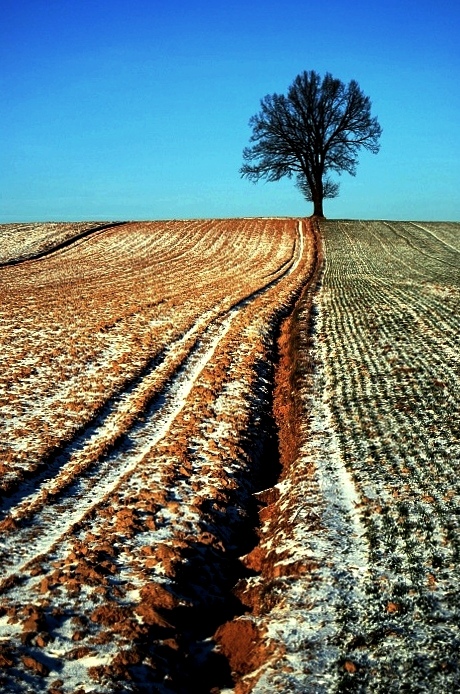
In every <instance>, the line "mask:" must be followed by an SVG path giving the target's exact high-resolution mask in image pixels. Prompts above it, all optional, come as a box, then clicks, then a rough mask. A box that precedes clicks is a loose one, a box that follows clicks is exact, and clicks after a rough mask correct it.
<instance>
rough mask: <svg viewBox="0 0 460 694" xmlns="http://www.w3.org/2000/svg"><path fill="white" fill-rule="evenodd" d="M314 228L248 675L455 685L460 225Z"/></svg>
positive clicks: (283, 682)
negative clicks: (316, 237)
mask: <svg viewBox="0 0 460 694" xmlns="http://www.w3.org/2000/svg"><path fill="white" fill-rule="evenodd" d="M322 228H323V233H324V249H325V267H324V271H323V275H322V278H321V282H320V286H319V288H318V291H317V292H316V294H315V296H314V297H313V310H312V311H311V310H310V309H309V297H308V296H307V297H306V298H305V299H304V300H303V303H301V309H300V312H299V323H300V328H301V329H300V347H301V348H300V355H301V356H302V355H303V357H304V363H302V360H301V359H300V360H299V361H300V364H299V365H298V366H297V369H298V372H299V382H300V392H301V396H302V401H303V425H302V427H301V439H302V446H301V449H300V451H299V453H298V455H297V457H296V459H295V460H294V461H293V462H291V464H290V465H289V466H288V467H287V468H286V469H285V470H284V471H283V474H282V477H281V480H280V482H279V483H278V484H277V485H275V487H274V488H273V489H272V490H268V491H267V492H265V494H264V495H263V496H264V498H265V499H266V500H268V503H269V505H268V507H267V508H266V509H264V510H263V512H262V514H261V519H262V527H261V543H260V546H259V547H258V548H257V556H256V557H255V558H254V556H252V563H253V564H254V563H258V564H259V566H258V568H259V569H260V573H259V575H258V576H256V577H254V578H250V579H249V580H248V579H246V580H243V581H241V582H240V584H239V588H238V592H239V594H241V595H242V596H243V600H244V599H246V601H247V603H248V604H249V605H250V606H251V608H252V613H253V616H252V617H251V619H252V621H253V623H254V624H255V626H256V628H257V629H258V631H259V633H263V641H264V643H265V648H266V650H269V651H271V653H270V655H269V657H268V658H265V659H261V662H260V663H259V669H258V670H256V671H255V672H249V673H248V672H246V673H243V674H244V677H243V679H242V681H241V683H240V688H239V690H238V691H241V692H245V691H254V692H258V693H259V694H262V693H265V692H267V693H268V692H274V691H279V692H372V693H373V694H374V693H375V692H379V693H381V694H383V693H387V692H401V691H405V692H426V693H427V694H431V693H432V692H454V691H460V663H459V653H460V626H459V625H460V614H459V609H460V588H459V586H460V580H459V579H460V575H459V549H460V533H459V526H458V518H459V515H460V485H459V476H458V467H459V463H460V443H459V437H458V433H459V430H458V429H459V427H458V425H459V401H460V386H459V353H458V334H459V327H460V310H459V309H460V307H459V279H460V272H459V269H460V263H459V255H460V254H459V245H460V244H459V241H460V236H459V234H460V225H459V224H441V223H409V222H407V223H406V222H404V223H402V222H398V223H394V222H391V223H390V222H355V221H343V222H325V223H324V224H323V225H322ZM302 345H303V349H302ZM309 360H313V362H314V368H313V372H312V373H310V371H311V368H309V364H310V367H311V363H310V362H309ZM253 555H254V553H253ZM250 557H251V555H250ZM267 586H270V591H271V592H270V597H269V598H268V597H267V592H268V591H267ZM248 618H249V617H248V616H245V617H240V618H239V621H242V620H247V619H248ZM237 621H238V620H237ZM224 645H225V644H224Z"/></svg>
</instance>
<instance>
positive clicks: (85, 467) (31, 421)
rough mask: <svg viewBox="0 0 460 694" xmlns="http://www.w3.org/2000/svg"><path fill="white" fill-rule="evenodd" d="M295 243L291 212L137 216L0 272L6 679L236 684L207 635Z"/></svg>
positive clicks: (257, 441)
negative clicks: (158, 219)
mask: <svg viewBox="0 0 460 694" xmlns="http://www.w3.org/2000/svg"><path fill="white" fill-rule="evenodd" d="M309 244H310V240H309V237H308V235H306V231H305V229H304V227H303V224H302V223H300V222H297V221H296V220H226V221H208V222H188V223H187V222H181V223H179V222H177V223H174V222H167V223H150V224H149V223H146V224H140V223H139V224H128V225H124V226H121V227H116V228H115V227H114V228H113V229H107V230H105V231H104V232H103V233H99V232H98V233H97V235H96V236H95V237H92V236H88V237H87V238H86V239H85V240H84V242H83V243H81V242H78V244H77V247H75V248H74V247H73V246H72V245H70V246H69V247H66V248H65V249H64V250H62V252H61V251H58V252H55V253H52V254H50V255H49V256H46V257H42V258H40V260H38V261H31V262H27V263H21V264H19V265H15V266H10V267H7V268H4V270H3V274H2V276H1V278H0V279H1V280H2V281H3V283H4V287H5V288H6V287H8V288H9V289H10V292H9V294H8V301H9V303H7V304H6V306H5V307H4V315H3V328H4V333H3V335H4V352H5V353H6V356H7V362H6V364H7V365H8V364H9V366H10V370H6V369H5V371H4V372H3V380H2V381H0V382H1V383H2V384H3V387H4V394H3V398H4V399H3V403H2V405H3V408H4V412H5V414H6V416H5V419H4V422H3V426H4V431H5V432H6V436H5V437H4V439H3V441H4V444H5V452H4V458H3V461H4V467H3V469H2V473H3V476H2V480H1V481H2V483H3V490H4V494H3V499H2V517H3V522H2V534H3V537H2V542H1V548H0V552H1V569H0V571H1V576H0V578H1V579H2V584H1V591H2V596H1V605H0V684H1V686H3V688H4V689H6V690H8V691H13V692H14V691H20V692H41V691H43V692H45V691H53V692H72V693H74V692H75V691H78V690H81V691H85V692H90V691H93V692H96V691H97V692H113V691H117V690H120V691H139V690H142V689H143V688H144V689H145V690H146V691H164V692H175V691H188V690H189V686H190V681H191V679H190V678H193V679H194V680H196V684H195V685H194V687H195V691H203V692H204V691H207V690H209V688H210V687H211V686H214V685H216V683H217V684H218V683H219V682H221V681H223V682H224V683H225V682H231V676H230V672H229V669H228V665H227V666H226V668H225V667H224V668H222V666H219V667H218V668H217V669H215V668H214V667H213V660H214V659H216V658H217V660H218V662H220V661H219V659H218V656H217V655H216V654H215V653H213V652H212V648H211V646H210V644H209V642H208V639H209V638H210V636H212V633H213V631H214V629H215V628H216V626H218V624H219V623H220V622H221V621H224V620H225V618H226V616H227V615H231V614H233V613H234V610H235V606H234V605H231V603H232V599H231V594H230V589H231V587H232V584H233V583H234V582H235V580H236V578H234V577H235V575H236V573H238V571H239V570H240V569H239V568H238V567H239V562H238V552H240V545H241V543H242V540H241V535H242V528H248V531H247V536H248V538H249V539H251V538H252V536H253V533H252V530H251V523H250V522H249V520H248V513H249V511H248V508H249V507H250V506H251V505H252V506H253V507H254V503H253V502H252V501H251V493H252V491H253V490H254V489H256V488H257V477H258V475H261V476H262V477H263V476H264V475H263V474H262V473H261V472H260V471H259V472H257V471H256V469H255V468H256V467H257V466H258V462H257V460H258V458H260V456H261V452H262V449H263V447H264V438H265V437H266V433H265V429H266V427H265V423H264V422H265V419H266V417H267V412H268V400H269V384H270V379H271V369H272V366H271V358H270V352H271V350H272V348H273V340H274V334H275V330H276V326H277V323H278V316H279V315H280V314H281V313H283V312H286V311H287V310H288V308H289V305H290V304H291V303H292V300H293V298H294V295H295V294H296V292H297V293H298V291H299V289H300V286H301V284H302V282H303V281H304V279H305V277H306V275H307V274H308V272H309V268H310V266H311V262H312V256H311V251H310V246H309ZM18 308H19V309H20V314H19V313H18ZM19 315H21V316H22V318H23V320H18V316H19ZM14 331H19V332H18V333H17V334H16V336H17V338H18V339H16V340H15V341H14V342H11V341H10V335H11V332H13V334H14ZM47 363H48V364H49V365H50V370H49V371H47V372H46V374H44V373H43V368H44V366H46V364H47ZM116 367H117V368H116ZM29 368H30V371H28V372H27V373H23V371H22V370H21V369H29ZM14 369H16V370H14ZM37 418H40V421H38V422H37ZM42 422H43V423H44V424H46V427H47V437H48V438H47V439H46V441H45V443H46V445H44V443H43V438H42V437H43V431H42V428H43V427H42V425H41V423H42ZM246 542H247V538H245V539H244V541H243V544H245V543H246Z"/></svg>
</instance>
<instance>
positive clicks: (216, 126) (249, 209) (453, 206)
mask: <svg viewBox="0 0 460 694" xmlns="http://www.w3.org/2000/svg"><path fill="white" fill-rule="evenodd" d="M459 35H460V3H458V2H454V0H436V2H434V1H433V0H429V1H428V0H387V1H386V2H383V0H380V1H379V2H375V1H374V0H366V1H364V0H363V1H361V0H358V1H354V0H348V1H345V0H323V2H320V3H319V2H317V0H316V1H315V2H310V0H303V1H301V0H295V1H294V0H276V1H275V0H265V1H264V2H260V1H259V0H253V1H252V2H248V1H247V0H235V1H233V2H232V0H227V1H226V2H222V3H220V2H219V0H214V2H212V3H211V2H210V1H209V0H203V1H201V0H188V1H187V0H168V1H167V2H166V0H162V2H159V1H158V0H110V1H108V0H95V1H93V0H78V1H77V0H46V1H45V0H21V2H17V0H0V84H1V87H2V97H3V98H2V108H1V109H0V137H1V143H0V144H1V147H0V222H14V221H17V222H19V221H30V220H36V221H40V220H42V221H45V220H82V219H87V220H89V219H94V220H97V219H123V220H125V219H126V220H127V219H176V218H177V219H183V218H202V217H243V216H306V215H309V214H311V213H312V205H311V203H307V202H306V201H305V200H304V199H303V198H302V195H301V193H300V192H299V191H298V190H297V188H296V187H295V185H294V182H293V180H284V181H280V182H277V183H264V182H259V183H257V184H253V183H251V182H249V181H247V180H245V179H241V178H240V174H239V168H240V166H241V164H242V156H241V155H242V150H243V148H244V147H245V146H246V145H248V144H249V137H250V135H251V130H250V128H249V126H248V121H249V118H250V117H251V116H252V115H253V114H255V113H256V112H257V111H258V110H259V103H260V99H261V98H262V97H264V96H265V95H266V94H272V93H275V92H277V93H286V91H287V89H288V87H289V85H290V84H291V83H292V81H293V80H294V78H295V77H296V75H297V74H299V73H300V72H302V71H303V70H316V71H317V72H319V73H320V74H324V73H325V72H331V73H332V74H333V76H334V77H337V78H339V79H341V80H342V81H344V82H349V81H350V80H351V79H356V80H357V82H358V83H359V85H360V87H361V88H362V90H363V91H364V93H365V94H366V95H367V96H369V97H370V99H371V101H372V115H376V116H377V117H378V120H379V122H380V125H381V126H382V128H383V134H382V137H381V150H380V153H379V154H377V155H372V154H370V153H368V152H365V151H363V152H362V153H361V155H360V157H359V161H360V163H359V165H358V170H357V175H356V177H351V176H349V175H348V174H344V175H343V176H341V177H340V178H339V179H338V180H339V181H340V183H341V192H340V196H339V197H338V198H336V199H335V200H326V201H325V214H326V216H327V217H330V218H342V217H347V218H354V219H358V218H361V219H401V220H403V219H413V220H453V221H458V220H460V130H459V125H460V88H459V75H460V49H459V45H460V42H459V40H458V37H459Z"/></svg>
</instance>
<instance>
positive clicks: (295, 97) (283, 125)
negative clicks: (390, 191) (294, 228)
mask: <svg viewBox="0 0 460 694" xmlns="http://www.w3.org/2000/svg"><path fill="white" fill-rule="evenodd" d="M260 105H261V111H260V113H258V114H256V115H255V116H252V118H251V119H250V121H249V125H250V126H251V127H252V130H253V132H252V136H251V138H250V142H252V143H253V144H252V146H250V147H245V149H244V151H243V160H244V162H245V163H244V164H243V166H242V167H241V169H240V173H241V175H242V177H245V178H248V179H249V180H251V181H254V182H256V181H258V180H259V179H261V178H265V179H266V180H267V181H279V180H280V179H281V178H283V176H287V177H288V178H291V177H292V176H293V175H295V176H296V178H297V187H298V188H299V189H300V191H301V192H302V193H303V195H304V196H305V198H306V199H307V200H308V201H309V202H313V214H314V215H316V216H318V217H324V213H323V199H324V198H335V197H336V196H337V195H338V193H339V184H338V183H335V182H334V181H332V180H331V179H330V178H329V176H328V172H334V173H337V174H339V175H340V174H341V173H342V171H347V172H348V173H349V174H351V175H352V176H355V175H356V166H357V164H358V152H359V150H360V149H361V148H362V147H363V148H364V149H367V150H369V151H370V152H372V153H373V154H377V152H378V151H379V149H380V145H379V137H380V135H381V133H382V128H381V127H380V125H379V123H378V121H377V118H375V117H371V101H370V99H369V97H367V96H365V95H364V94H363V92H362V91H361V89H360V88H359V85H358V83H357V82H356V81H355V80H351V82H350V83H349V84H348V85H345V84H344V83H343V82H341V81H340V80H338V79H335V78H334V77H332V75H331V74H330V73H328V72H327V73H326V74H325V76H324V77H323V79H322V80H321V77H320V75H319V74H318V73H317V72H315V71H314V70H311V71H310V72H302V73H301V74H300V75H298V76H297V77H296V78H295V80H294V82H293V83H292V84H291V86H290V87H289V89H288V93H287V96H284V95H283V94H272V95H270V94H268V95H267V96H265V97H264V98H263V99H262V100H261V102H260Z"/></svg>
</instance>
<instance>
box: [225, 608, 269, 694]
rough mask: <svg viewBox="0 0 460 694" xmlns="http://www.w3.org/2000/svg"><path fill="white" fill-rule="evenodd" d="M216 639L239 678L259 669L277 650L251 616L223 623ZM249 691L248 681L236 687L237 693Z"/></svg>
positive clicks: (242, 693)
mask: <svg viewBox="0 0 460 694" xmlns="http://www.w3.org/2000/svg"><path fill="white" fill-rule="evenodd" d="M214 639H215V640H216V642H217V643H218V644H219V649H220V652H221V653H223V654H224V655H225V657H226V658H227V659H228V662H229V664H230V667H231V669H232V672H233V673H234V674H235V676H236V677H237V678H241V677H244V676H245V675H248V674H249V673H251V672H254V671H255V670H257V669H258V668H259V667H260V666H261V665H262V664H263V663H264V662H265V661H266V660H267V659H268V658H270V657H271V656H272V655H273V653H274V652H275V650H276V645H275V644H274V643H272V642H271V641H270V640H267V638H266V634H265V632H264V630H263V629H261V628H260V627H259V626H257V624H255V622H254V621H253V620H252V619H251V618H250V617H241V618H240V619H238V620H234V621H231V622H226V623H225V624H222V626H220V627H219V628H218V629H217V631H216V633H215V635H214ZM248 691H250V689H248V683H247V682H246V683H245V684H244V685H242V684H240V686H238V685H237V687H236V688H235V692H236V694H245V692H248Z"/></svg>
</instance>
